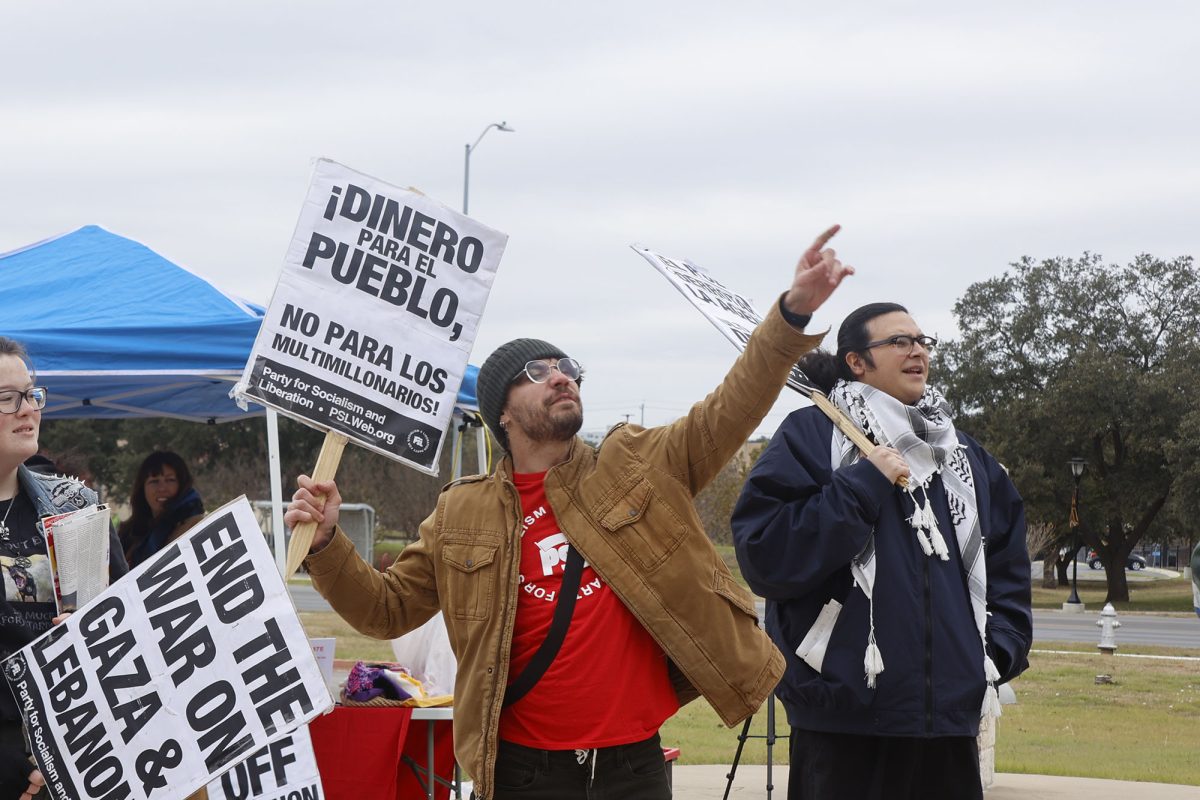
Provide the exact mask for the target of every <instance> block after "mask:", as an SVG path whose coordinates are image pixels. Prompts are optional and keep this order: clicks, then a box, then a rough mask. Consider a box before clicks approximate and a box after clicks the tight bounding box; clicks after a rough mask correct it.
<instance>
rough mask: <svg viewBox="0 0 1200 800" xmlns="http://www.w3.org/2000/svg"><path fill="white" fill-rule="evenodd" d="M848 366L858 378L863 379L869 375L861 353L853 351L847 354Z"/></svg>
mask: <svg viewBox="0 0 1200 800" xmlns="http://www.w3.org/2000/svg"><path fill="white" fill-rule="evenodd" d="M846 366H848V367H850V373H851V374H852V375H854V377H856V378H861V377H862V376H863V375H865V374H866V373H867V363H866V361H864V360H863V357H862V355H861V354H859V353H855V352H854V351H853V350H852V351H850V352H849V353H846Z"/></svg>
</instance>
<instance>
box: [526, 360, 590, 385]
mask: <svg viewBox="0 0 1200 800" xmlns="http://www.w3.org/2000/svg"><path fill="white" fill-rule="evenodd" d="M554 370H558V371H559V372H561V373H562V374H563V377H564V378H567V379H568V380H572V381H575V382H576V383H579V380H580V379H581V378H582V377H583V367H582V366H581V365H580V363H579V362H578V361H576V360H575V359H573V358H558V359H554V360H552V361H542V360H536V361H526V362H525V369H523V370H521V371H520V372H518V373H517V374H516V375H514V376H513V380H514V381H515V380H516V379H517V378H520V377H521V376H522V375H524V376H525V377H526V378H529V380H531V381H533V382H534V383H545V382H546V381H548V380H549V379H550V374H551V373H552V372H554Z"/></svg>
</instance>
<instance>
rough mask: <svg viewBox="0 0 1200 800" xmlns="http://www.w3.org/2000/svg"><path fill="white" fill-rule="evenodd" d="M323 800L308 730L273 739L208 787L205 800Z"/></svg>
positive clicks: (295, 731) (306, 728) (302, 728)
mask: <svg viewBox="0 0 1200 800" xmlns="http://www.w3.org/2000/svg"><path fill="white" fill-rule="evenodd" d="M257 798H270V800H324V798H325V792H324V790H323V789H322V788H321V773H320V772H319V771H318V770H317V759H316V756H314V755H313V748H312V737H310V736H309V735H308V726H307V725H305V726H303V727H300V728H297V729H296V730H294V731H293V732H292V734H291V735H290V736H285V737H283V738H282V739H277V740H275V741H274V742H271V743H270V744H269V745H267V746H266V747H264V748H262V749H261V750H259V751H257V752H255V753H254V754H253V755H251V756H250V757H249V758H247V759H246V760H245V761H243V762H241V763H240V764H238V765H237V766H235V767H234V768H233V769H231V770H229V771H228V772H226V773H225V774H224V775H222V776H221V777H220V778H218V779H217V780H215V781H213V782H212V783H210V784H209V785H208V800H257Z"/></svg>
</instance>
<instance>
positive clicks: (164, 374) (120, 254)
mask: <svg viewBox="0 0 1200 800" xmlns="http://www.w3.org/2000/svg"><path fill="white" fill-rule="evenodd" d="M0 303H2V304H3V307H4V309H5V311H4V317H3V323H2V325H0V333H3V334H4V335H6V336H11V337H12V338H14V339H18V340H20V341H22V342H24V344H25V346H26V347H27V348H29V352H30V355H31V356H32V357H33V360H34V364H35V365H36V366H37V371H38V381H39V383H42V384H45V385H46V386H47V387H48V388H49V389H50V401H49V403H48V404H47V406H46V410H45V411H44V412H43V416H44V417H46V418H47V419H64V418H79V417H95V418H118V417H137V416H149V417H173V418H177V419H186V420H192V421H196V422H223V421H226V420H231V419H239V418H241V417H244V416H246V415H247V413H248V412H246V411H243V410H242V409H240V408H238V406H237V404H236V403H234V402H233V401H232V400H230V399H229V389H230V388H231V387H232V385H233V383H234V382H235V381H236V380H237V379H238V377H240V376H241V372H242V368H243V367H244V366H245V364H246V356H247V354H248V353H249V352H250V348H251V346H252V345H253V344H254V337H255V336H256V335H257V334H258V327H259V323H260V322H261V320H262V316H263V309H262V308H260V307H258V306H253V305H251V304H249V303H245V302H243V301H241V300H238V299H236V298H234V297H231V296H229V295H227V294H225V293H224V292H222V291H221V290H220V289H218V288H217V287H215V286H213V285H212V284H211V283H209V282H208V281H206V280H205V279H203V278H201V277H199V276H197V275H193V274H192V273H190V272H188V271H187V270H185V269H183V268H182V267H179V266H177V265H175V264H173V263H171V262H170V261H168V260H167V259H165V258H163V257H162V256H160V255H159V254H158V253H155V252H154V251H153V250H151V249H150V248H148V247H146V246H145V245H142V244H139V243H138V242H135V241H132V240H130V239H126V238H124V237H122V236H117V235H116V234H113V233H109V232H108V231H106V230H104V229H103V228H100V227H97V226H95V225H88V226H86V227H83V228H80V229H79V230H77V231H74V232H72V233H68V234H65V235H63V236H59V237H57V238H54V239H48V240H46V241H44V242H39V243H37V244H34V245H30V246H29V247H25V248H22V249H20V250H15V251H13V252H11V253H6V254H4V255H0ZM254 413H258V414H261V413H262V409H257V411H256V412H254Z"/></svg>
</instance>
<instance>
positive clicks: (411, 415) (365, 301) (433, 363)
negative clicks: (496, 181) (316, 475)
mask: <svg viewBox="0 0 1200 800" xmlns="http://www.w3.org/2000/svg"><path fill="white" fill-rule="evenodd" d="M507 238H508V237H506V236H505V235H504V234H502V233H499V232H498V231H495V230H492V229H491V228H488V227H486V226H484V225H481V224H479V223H478V222H475V221H474V220H472V219H470V218H469V217H464V216H463V215H461V214H459V213H458V212H456V211H453V210H452V209H449V208H447V207H445V206H443V205H441V204H440V203H437V202H435V201H433V200H431V199H429V198H428V197H425V196H424V195H422V194H420V193H418V192H413V191H408V190H405V189H400V188H398V187H396V186H392V185H390V184H388V183H384V182H383V181H381V180H378V179H376V178H372V177H370V176H367V175H363V174H362V173H359V172H355V171H354V170H351V169H349V168H347V167H344V166H342V165H341V164H337V163H335V162H333V161H328V160H324V159H322V160H319V161H318V162H317V164H316V168H315V170H314V173H313V179H312V183H311V185H310V186H309V190H308V196H307V198H306V200H305V202H304V207H303V209H302V210H301V213H300V221H299V223H298V224H297V226H296V232H295V235H294V236H293V237H292V241H291V244H290V245H289V247H288V251H287V256H286V258H285V259H284V265H283V269H282V271H281V272H280V275H279V283H278V285H277V286H276V288H275V294H274V296H273V297H272V299H271V305H270V307H269V308H268V309H267V314H266V317H265V318H264V319H263V324H262V328H261V329H260V330H259V334H258V339H257V340H256V341H255V343H254V350H253V351H252V353H251V355H250V359H249V362H248V363H247V365H246V371H245V372H244V373H243V375H242V380H241V382H240V383H239V384H238V386H237V387H236V388H235V390H234V391H235V393H236V395H237V396H238V397H239V398H251V399H253V400H254V401H256V402H259V403H262V404H264V405H268V406H272V407H274V408H276V409H278V410H279V411H281V412H282V413H284V414H287V415H288V416H291V417H294V418H296V419H300V420H302V421H305V422H308V423H309V424H312V425H314V426H316V427H319V428H322V429H325V430H334V431H337V432H338V433H342V434H344V435H345V436H347V437H348V438H349V439H350V440H351V441H354V442H356V443H358V444H360V445H362V446H364V447H367V448H369V449H371V450H374V451H376V452H378V453H381V454H383V455H385V456H388V457H389V458H394V459H397V460H399V461H403V462H405V463H407V464H409V465H410V466H412V467H414V468H416V469H418V470H421V471H422V472H426V473H429V474H431V475H433V474H437V460H438V455H439V453H440V452H441V448H442V443H443V439H444V434H445V430H446V428H447V427H448V425H449V421H450V417H451V414H452V413H453V411H454V400H455V397H456V396H457V393H458V388H459V384H460V383H462V377H463V373H464V372H465V370H466V366H467V357H468V356H469V355H470V352H471V346H472V344H473V343H474V341H475V333H476V329H477V327H478V324H479V318H480V316H481V315H482V314H483V310H484V306H485V305H486V303H487V298H488V293H489V292H490V291H491V287H492V280H493V278H494V277H495V274H496V267H497V265H498V264H499V262H500V257H501V256H502V255H503V253H504V247H505V244H506V243H507Z"/></svg>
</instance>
